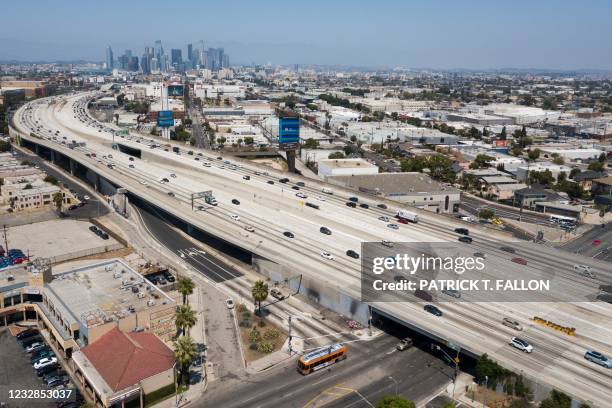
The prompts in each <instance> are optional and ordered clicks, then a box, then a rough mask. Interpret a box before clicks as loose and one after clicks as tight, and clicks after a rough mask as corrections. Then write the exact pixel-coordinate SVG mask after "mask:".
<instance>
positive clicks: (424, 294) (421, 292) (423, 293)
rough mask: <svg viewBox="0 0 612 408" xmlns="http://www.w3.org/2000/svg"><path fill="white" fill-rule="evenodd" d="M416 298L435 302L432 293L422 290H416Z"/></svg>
mask: <svg viewBox="0 0 612 408" xmlns="http://www.w3.org/2000/svg"><path fill="white" fill-rule="evenodd" d="M391 259H393V258H391ZM414 296H416V297H418V298H419V299H422V300H426V301H427V302H431V301H432V300H433V296H431V293H429V292H427V291H424V290H421V289H417V290H415V291H414Z"/></svg>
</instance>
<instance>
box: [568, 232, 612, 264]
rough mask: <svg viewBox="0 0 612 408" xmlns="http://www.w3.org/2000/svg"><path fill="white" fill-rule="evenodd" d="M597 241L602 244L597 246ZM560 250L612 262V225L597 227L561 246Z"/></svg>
mask: <svg viewBox="0 0 612 408" xmlns="http://www.w3.org/2000/svg"><path fill="white" fill-rule="evenodd" d="M595 240H599V241H600V244H599V245H596V244H595V243H594V241H595ZM559 248H560V249H562V250H564V251H568V252H573V253H576V254H581V255H583V256H588V257H591V258H595V259H599V260H602V261H607V262H612V223H608V224H606V225H605V226H604V227H603V228H602V227H601V226H599V225H598V226H595V227H593V228H591V229H590V230H589V231H587V232H585V233H584V234H582V235H581V236H580V237H579V238H576V239H574V240H572V241H570V242H568V243H566V244H565V245H562V246H559Z"/></svg>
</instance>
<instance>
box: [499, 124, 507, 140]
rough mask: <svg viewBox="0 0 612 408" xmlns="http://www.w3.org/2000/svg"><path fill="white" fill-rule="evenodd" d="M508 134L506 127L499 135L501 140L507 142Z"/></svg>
mask: <svg viewBox="0 0 612 408" xmlns="http://www.w3.org/2000/svg"><path fill="white" fill-rule="evenodd" d="M507 137H508V134H507V133H506V127H505V126H504V127H503V128H502V130H501V133H500V134H499V140H506V138H507Z"/></svg>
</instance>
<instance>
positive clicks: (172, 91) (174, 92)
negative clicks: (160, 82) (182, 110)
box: [168, 85, 184, 97]
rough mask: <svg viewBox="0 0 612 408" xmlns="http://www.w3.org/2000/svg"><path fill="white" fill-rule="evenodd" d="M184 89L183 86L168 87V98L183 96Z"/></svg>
mask: <svg viewBox="0 0 612 408" xmlns="http://www.w3.org/2000/svg"><path fill="white" fill-rule="evenodd" d="M183 93H184V89H183V85H168V96H170V97H177V96H183Z"/></svg>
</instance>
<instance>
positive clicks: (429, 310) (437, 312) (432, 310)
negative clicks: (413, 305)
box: [423, 305, 442, 317]
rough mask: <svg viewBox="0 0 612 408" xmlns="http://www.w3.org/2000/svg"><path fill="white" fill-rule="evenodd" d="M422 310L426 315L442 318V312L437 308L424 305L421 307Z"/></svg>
mask: <svg viewBox="0 0 612 408" xmlns="http://www.w3.org/2000/svg"><path fill="white" fill-rule="evenodd" d="M423 310H425V311H426V312H427V313H431V314H432V315H434V316H438V317H441V316H442V311H441V310H440V309H438V308H437V307H435V306H434V305H425V306H423Z"/></svg>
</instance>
